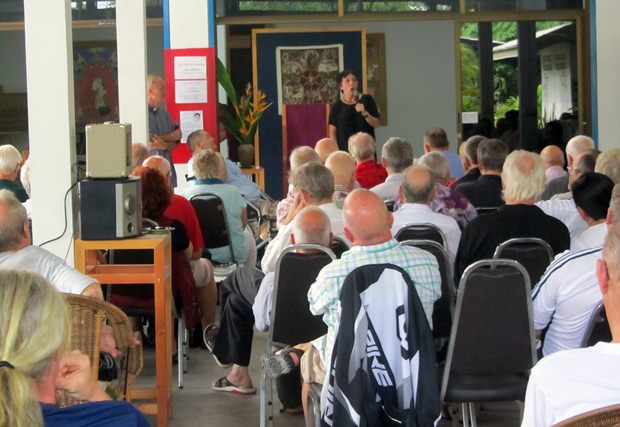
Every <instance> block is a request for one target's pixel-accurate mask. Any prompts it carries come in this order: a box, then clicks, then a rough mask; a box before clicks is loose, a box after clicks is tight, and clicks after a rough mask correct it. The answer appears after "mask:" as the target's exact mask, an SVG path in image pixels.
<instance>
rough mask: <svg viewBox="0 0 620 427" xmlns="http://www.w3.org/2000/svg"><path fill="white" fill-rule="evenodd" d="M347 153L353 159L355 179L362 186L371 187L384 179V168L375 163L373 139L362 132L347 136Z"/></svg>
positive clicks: (385, 175)
mask: <svg viewBox="0 0 620 427" xmlns="http://www.w3.org/2000/svg"><path fill="white" fill-rule="evenodd" d="M349 153H351V155H352V156H353V158H354V159H355V162H356V164H357V166H356V167H355V180H356V181H357V182H358V183H359V185H360V186H361V187H362V188H372V187H374V186H375V185H379V184H381V183H382V182H384V181H385V178H386V177H387V172H386V170H385V168H384V167H383V166H382V165H380V164H377V163H375V140H374V139H373V137H372V136H370V135H369V134H367V133H364V132H358V133H356V134H353V135H351V136H350V137H349Z"/></svg>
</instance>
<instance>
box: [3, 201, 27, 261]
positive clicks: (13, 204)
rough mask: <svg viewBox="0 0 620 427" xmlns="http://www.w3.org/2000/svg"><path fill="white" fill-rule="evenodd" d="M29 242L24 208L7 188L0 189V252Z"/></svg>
mask: <svg viewBox="0 0 620 427" xmlns="http://www.w3.org/2000/svg"><path fill="white" fill-rule="evenodd" d="M29 244H30V227H29V226H28V215H27V214H26V209H25V208H24V207H23V206H22V204H21V203H20V202H19V200H17V198H16V197H15V195H14V194H13V193H12V192H11V191H9V190H0V252H6V251H14V250H18V249H21V248H23V247H25V246H28V245H29Z"/></svg>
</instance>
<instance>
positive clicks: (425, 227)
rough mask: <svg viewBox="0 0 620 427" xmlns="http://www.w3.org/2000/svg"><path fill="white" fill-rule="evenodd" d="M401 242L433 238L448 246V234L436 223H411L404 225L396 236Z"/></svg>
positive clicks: (434, 240)
mask: <svg viewBox="0 0 620 427" xmlns="http://www.w3.org/2000/svg"><path fill="white" fill-rule="evenodd" d="M394 238H395V239H396V240H398V241H399V242H404V241H405V240H432V241H433V242H437V243H439V244H440V245H441V246H443V247H444V248H445V247H446V236H444V234H443V232H442V231H441V230H440V229H439V227H437V226H436V225H434V224H410V225H406V226H404V227H402V228H401V229H400V230H398V231H397V232H396V235H395V236H394Z"/></svg>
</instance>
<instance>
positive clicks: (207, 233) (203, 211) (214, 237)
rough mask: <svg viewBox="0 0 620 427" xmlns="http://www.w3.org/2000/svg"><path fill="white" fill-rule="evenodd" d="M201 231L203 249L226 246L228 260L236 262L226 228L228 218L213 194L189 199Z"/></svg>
mask: <svg viewBox="0 0 620 427" xmlns="http://www.w3.org/2000/svg"><path fill="white" fill-rule="evenodd" d="M189 201H190V203H191V204H192V206H194V210H195V211H196V215H197V216H198V221H199V222H200V229H201V230H202V237H203V239H204V242H205V248H207V249H215V248H222V247H224V246H226V245H228V247H229V248H230V259H231V260H232V262H236V260H235V254H234V252H233V247H232V241H231V237H230V228H229V227H228V217H227V216H226V208H224V202H223V201H222V199H221V198H220V197H219V196H217V195H215V194H213V193H200V194H196V195H194V196H192V197H191V198H190V199H189Z"/></svg>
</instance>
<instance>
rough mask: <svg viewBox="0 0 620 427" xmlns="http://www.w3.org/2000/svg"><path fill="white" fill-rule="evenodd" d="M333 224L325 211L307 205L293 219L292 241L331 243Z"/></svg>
mask: <svg viewBox="0 0 620 427" xmlns="http://www.w3.org/2000/svg"><path fill="white" fill-rule="evenodd" d="M331 237H332V226H331V223H330V221H329V217H328V216H327V214H326V213H325V212H323V211H322V210H321V208H318V207H316V206H306V207H305V208H303V209H302V210H300V211H299V212H298V213H297V215H295V219H294V220H293V230H292V232H291V243H293V244H295V243H314V244H317V245H321V246H325V247H327V246H329V245H330V244H331Z"/></svg>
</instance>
